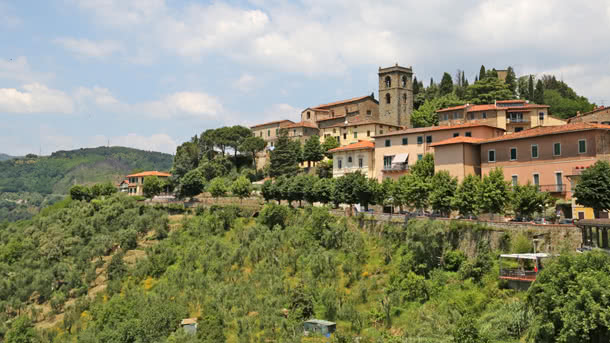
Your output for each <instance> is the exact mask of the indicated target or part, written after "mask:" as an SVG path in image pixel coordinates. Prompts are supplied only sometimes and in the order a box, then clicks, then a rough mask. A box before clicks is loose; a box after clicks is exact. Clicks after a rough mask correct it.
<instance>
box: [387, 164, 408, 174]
mask: <svg viewBox="0 0 610 343" xmlns="http://www.w3.org/2000/svg"><path fill="white" fill-rule="evenodd" d="M408 170H409V165H408V164H406V163H401V164H392V165H384V166H383V171H384V172H393V171H408Z"/></svg>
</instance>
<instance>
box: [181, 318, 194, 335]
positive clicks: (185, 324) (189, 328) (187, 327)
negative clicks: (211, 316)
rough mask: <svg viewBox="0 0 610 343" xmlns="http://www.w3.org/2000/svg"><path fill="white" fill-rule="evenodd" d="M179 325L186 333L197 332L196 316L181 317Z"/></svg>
mask: <svg viewBox="0 0 610 343" xmlns="http://www.w3.org/2000/svg"><path fill="white" fill-rule="evenodd" d="M180 327H181V328H182V330H184V331H185V332H186V333H188V334H192V335H194V334H196V333H197V318H186V319H182V322H180Z"/></svg>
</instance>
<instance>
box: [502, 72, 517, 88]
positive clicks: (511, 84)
mask: <svg viewBox="0 0 610 343" xmlns="http://www.w3.org/2000/svg"><path fill="white" fill-rule="evenodd" d="M504 82H506V85H507V86H508V89H509V90H510V91H511V92H513V95H516V90H517V76H516V75H515V71H514V70H513V67H511V66H509V67H508V68H506V80H504Z"/></svg>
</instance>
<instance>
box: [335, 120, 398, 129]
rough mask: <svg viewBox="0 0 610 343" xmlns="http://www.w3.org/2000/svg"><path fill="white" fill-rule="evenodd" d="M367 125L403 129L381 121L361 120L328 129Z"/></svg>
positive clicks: (339, 124) (338, 124)
mask: <svg viewBox="0 0 610 343" xmlns="http://www.w3.org/2000/svg"><path fill="white" fill-rule="evenodd" d="M367 124H379V125H387V126H392V127H402V126H400V125H394V124H389V123H384V122H382V121H379V120H361V121H353V122H348V123H345V122H343V123H337V124H333V125H331V126H329V127H328V128H333V127H349V126H358V125H367Z"/></svg>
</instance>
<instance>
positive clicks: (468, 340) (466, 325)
mask: <svg viewBox="0 0 610 343" xmlns="http://www.w3.org/2000/svg"><path fill="white" fill-rule="evenodd" d="M474 322H475V321H474V319H473V318H471V317H468V316H464V317H462V318H461V319H460V321H459V322H458V323H457V326H456V328H455V329H454V330H453V341H454V342H460V343H487V342H489V340H487V339H486V338H485V337H481V334H480V333H479V330H478V329H477V327H476V326H474Z"/></svg>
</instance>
